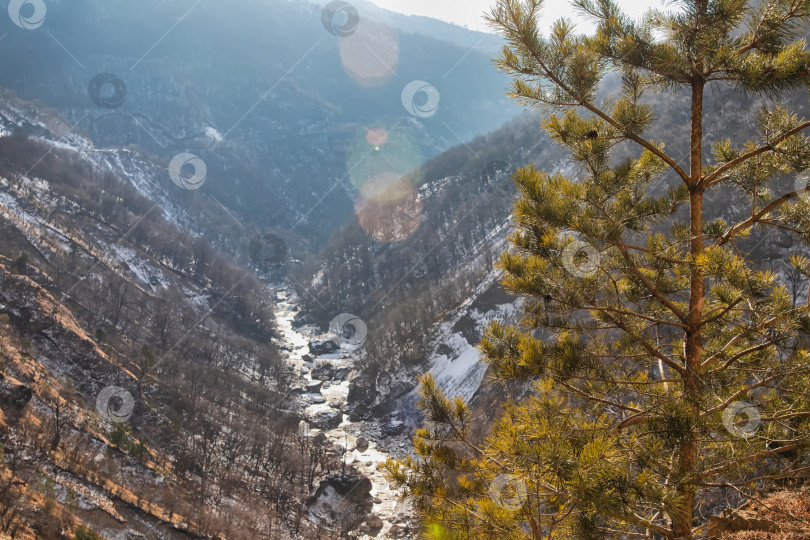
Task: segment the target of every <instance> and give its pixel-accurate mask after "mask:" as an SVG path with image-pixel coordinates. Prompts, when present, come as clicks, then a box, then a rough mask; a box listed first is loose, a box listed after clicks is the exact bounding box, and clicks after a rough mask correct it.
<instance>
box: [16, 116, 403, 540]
mask: <svg viewBox="0 0 810 540" xmlns="http://www.w3.org/2000/svg"><path fill="white" fill-rule="evenodd" d="M32 110H33V109H31V107H30V104H25V103H22V102H19V101H15V102H14V103H13V104H12V102H11V100H9V101H7V102H5V103H4V104H3V105H2V106H0V118H2V125H3V126H4V129H3V134H2V136H0V229H2V233H1V234H0V359H2V362H0V374H1V375H2V377H1V378H0V408H1V409H2V413H1V414H0V441H1V443H0V456H2V459H0V536H3V537H5V536H8V537H13V538H32V539H33V538H73V534H74V531H77V530H78V528H79V527H80V526H81V527H89V528H90V529H91V530H96V531H98V532H99V533H101V534H102V535H103V536H104V537H107V538H124V537H126V535H135V536H139V537H140V536H142V537H147V538H167V539H168V538H210V537H221V538H291V537H301V538H311V537H314V536H317V535H319V534H325V535H332V534H342V532H345V531H348V530H354V529H357V528H358V527H366V530H372V529H374V530H376V531H379V530H380V528H382V527H383V524H382V522H381V521H380V518H379V517H377V516H376V515H375V514H374V512H377V511H379V508H381V507H379V506H378V507H377V509H375V506H374V505H381V504H382V503H383V501H382V500H379V499H376V498H375V497H374V495H375V494H378V493H379V488H378V484H377V483H375V484H372V483H371V482H370V481H369V480H368V479H367V478H366V477H365V476H364V475H363V474H361V472H360V471H359V470H358V467H363V468H364V470H365V471H366V472H367V473H368V474H372V475H375V474H376V475H378V474H379V473H377V472H376V469H374V465H375V463H376V461H374V460H375V458H376V460H381V459H384V458H385V457H386V456H384V455H383V456H381V455H380V454H378V453H377V454H375V453H374V448H375V447H374V445H373V444H371V445H369V443H368V441H366V443H365V447H363V449H362V450H358V451H356V453H354V452H355V451H354V450H352V452H353V455H356V457H355V458H353V459H354V464H353V463H352V462H350V461H349V457H350V456H349V454H348V453H347V449H346V448H345V446H343V447H338V446H336V444H335V443H336V442H338V440H340V441H343V443H344V444H345V441H346V440H347V437H348V436H349V435H348V432H347V431H345V430H343V429H341V431H340V433H339V434H337V433H336V434H332V433H331V431H332V430H333V429H335V428H337V427H338V424H340V423H341V422H342V421H343V411H342V410H341V409H340V407H341V404H340V403H337V402H335V403H330V404H329V405H328V406H327V407H326V409H325V410H311V407H312V406H313V404H316V403H318V402H320V403H323V402H324V398H323V396H322V395H321V389H320V385H319V386H318V387H317V388H309V387H307V388H306V390H302V385H305V384H312V377H309V376H305V373H304V372H303V370H297V369H294V367H295V365H296V364H295V363H294V362H293V361H292V359H290V353H291V352H292V350H293V345H292V344H290V342H289V338H288V336H287V335H286V334H285V333H284V332H280V331H279V329H278V327H277V323H276V318H275V313H276V312H277V311H280V310H285V309H288V308H284V307H282V304H281V300H280V297H279V292H278V291H277V290H276V289H273V288H268V287H267V286H266V285H265V284H263V283H262V282H261V281H260V279H259V277H257V275H256V274H255V273H254V271H253V270H251V269H249V268H245V267H241V266H239V265H238V264H237V262H236V261H235V260H234V259H231V258H230V257H225V256H223V255H222V254H221V253H220V252H218V251H217V250H216V249H215V248H214V247H212V246H211V245H210V244H208V243H207V242H206V241H205V240H204V239H203V238H201V237H200V236H199V235H198V234H197V233H196V232H195V231H194V224H195V223H197V222H198V220H199V221H205V220H204V216H205V212H206V211H208V210H210V208H209V207H207V206H205V205H203V206H197V208H196V209H197V211H198V212H202V214H201V215H195V216H194V218H190V217H189V216H190V215H191V213H190V210H191V208H192V207H190V206H189V205H188V204H186V205H184V206H181V205H180V204H179V203H178V202H177V201H173V200H172V198H171V197H164V198H163V199H159V200H151V199H148V198H146V197H145V196H144V195H142V194H140V193H139V189H138V188H139V187H141V188H142V189H143V191H144V192H145V193H146V192H149V186H150V184H149V180H148V177H149V176H150V175H153V174H154V175H159V176H161V177H166V176H168V172H167V171H166V170H161V169H160V167H158V166H157V165H155V164H154V163H152V162H150V161H149V160H148V159H147V158H145V157H144V156H142V155H139V154H137V153H135V152H131V151H120V150H116V151H110V152H105V153H103V154H102V155H101V156H99V155H97V154H96V153H95V152H94V150H93V148H92V146H91V145H90V143H89V141H87V140H83V139H81V138H79V137H75V138H73V139H72V141H71V142H72V143H73V144H74V145H75V146H72V145H69V144H66V143H65V142H59V143H56V142H54V140H53V138H52V137H53V133H52V132H50V130H49V128H48V126H47V124H46V121H47V119H43V118H40V117H38V116H36V115H33V116H32V115H31V114H30V113H31V111H32ZM26 111H27V112H26ZM35 127H36V128H38V129H33V128H35ZM12 129H14V131H13V132H12V131H11V130H12ZM23 129H25V130H27V131H29V132H32V131H35V132H37V133H40V134H41V135H42V138H40V139H32V138H30V136H29V135H27V134H26V133H25V132H23ZM122 169H126V170H127V171H128V174H123V170H122ZM151 180H154V179H151ZM186 202H188V201H186ZM201 216H202V217H201ZM189 227H190V228H189ZM243 255H244V259H245V260H247V261H248V262H250V261H251V259H250V258H249V256H248V255H247V254H243ZM252 262H253V263H254V269H255V268H256V267H255V263H256V259H253V260H252ZM263 269H264V270H266V268H263ZM312 335H313V337H318V334H317V331H315V330H313V331H312ZM321 339H327V340H328V339H330V337H329V336H328V335H327V336H321ZM334 350H336V351H338V352H340V350H341V347H340V345H339V344H338V345H335V347H334ZM338 358H340V357H338ZM294 360H295V361H300V360H301V358H300V353H299V354H298V356H297V357H296V358H295V359H294ZM338 361H339V360H333V362H338ZM308 371H309V370H307V372H308ZM348 372H349V369H346V370H345V372H343V374H342V375H337V376H336V377H335V380H334V381H333V380H332V377H329V378H328V379H327V380H328V381H329V383H330V384H333V385H334V386H335V388H340V387H341V385H343V386H342V387H343V388H345V389H346V391H348V383H345V382H344V381H345V378H346V375H347V374H348ZM341 377H342V378H343V380H342V381H341ZM333 407H335V408H334V409H333ZM321 413H325V414H326V416H325V417H324V416H323V414H321ZM327 419H328V420H327ZM333 419H337V423H334V422H332V420H333ZM310 424H311V425H312V429H311V430H310V428H309V425H310ZM357 437H359V434H358V435H352V440H353V441H354V440H355V438H357ZM356 445H357V446H362V445H360V444H359V443H356ZM369 446H371V448H369ZM359 460H363V461H364V462H366V461H368V465H367V466H366V465H364V464H363V463H360V461H359ZM355 465H356V466H355ZM374 481H375V482H377V479H376V478H375V480H374ZM386 485H387V484H386ZM335 492H337V493H339V494H340V497H338V498H330V494H334V493H335ZM390 500H391V498H389V499H388V500H386V501H385V502H386V503H388V502H389V501H390ZM394 504H395V503H394ZM394 504H392V505H391V507H390V508H389V509H388V512H389V513H390V515H389V514H383V515H385V516H386V517H387V518H389V519H391V520H398V521H399V522H400V523H402V522H404V520H406V519H407V514H403V516H404V517H396V516H398V515H399V514H400V513H401V512H402V510H401V509H397V508H395V506H394ZM395 512H396V513H395ZM365 521H368V523H370V524H365ZM378 523H379V527H378V526H377V524H378ZM386 527H387V528H390V527H391V524H390V523H389V524H388V525H386ZM319 531H320V532H319ZM341 531H342V532H341ZM77 534H78V533H77Z"/></svg>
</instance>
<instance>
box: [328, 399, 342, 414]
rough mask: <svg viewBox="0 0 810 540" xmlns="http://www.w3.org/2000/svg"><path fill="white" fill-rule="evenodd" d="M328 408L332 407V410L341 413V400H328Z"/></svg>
mask: <svg viewBox="0 0 810 540" xmlns="http://www.w3.org/2000/svg"><path fill="white" fill-rule="evenodd" d="M329 406H330V407H332V408H333V409H340V410H341V411H342V410H343V400H342V399H340V398H335V399H331V400H329Z"/></svg>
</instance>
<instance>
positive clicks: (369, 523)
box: [358, 514, 383, 538]
mask: <svg viewBox="0 0 810 540" xmlns="http://www.w3.org/2000/svg"><path fill="white" fill-rule="evenodd" d="M382 528H383V521H382V520H381V519H380V518H379V517H377V516H375V515H374V514H369V515H367V516H366V520H365V522H364V523H363V524H362V525H360V528H359V529H358V532H360V533H362V534H367V535H368V536H371V537H372V538H373V537H375V536H377V535H378V534H380V531H381V530H382Z"/></svg>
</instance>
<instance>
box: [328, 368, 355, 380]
mask: <svg viewBox="0 0 810 540" xmlns="http://www.w3.org/2000/svg"><path fill="white" fill-rule="evenodd" d="M350 371H351V370H350V369H349V368H338V369H336V370H335V373H334V374H333V375H332V379H334V380H336V381H345V380H346V379H347V378H348V377H349V372H350Z"/></svg>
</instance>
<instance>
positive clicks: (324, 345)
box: [308, 339, 340, 356]
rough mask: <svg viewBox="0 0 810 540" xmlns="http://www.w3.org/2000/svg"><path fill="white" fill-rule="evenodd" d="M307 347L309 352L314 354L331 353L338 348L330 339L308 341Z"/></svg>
mask: <svg viewBox="0 0 810 540" xmlns="http://www.w3.org/2000/svg"><path fill="white" fill-rule="evenodd" d="M308 347H309V352H310V353H312V354H314V355H316V356H320V355H322V354H331V353H333V352H335V351H337V350H338V349H340V347H339V346H338V344H337V343H335V342H334V341H332V340H331V339H321V340H315V341H310V342H309V344H308Z"/></svg>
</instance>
